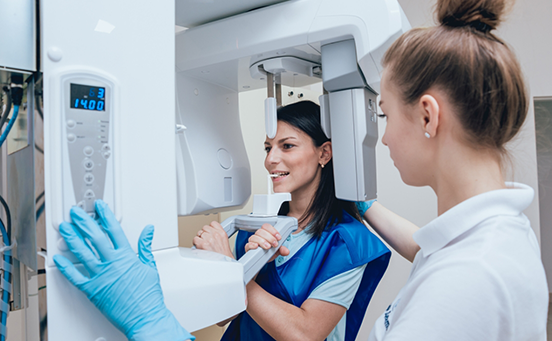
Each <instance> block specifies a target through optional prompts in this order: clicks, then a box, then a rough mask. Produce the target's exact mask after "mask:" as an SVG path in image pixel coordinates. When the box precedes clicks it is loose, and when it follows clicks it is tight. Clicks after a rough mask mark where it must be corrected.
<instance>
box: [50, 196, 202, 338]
mask: <svg viewBox="0 0 552 341" xmlns="http://www.w3.org/2000/svg"><path fill="white" fill-rule="evenodd" d="M96 213H97V214H98V216H99V218H100V224H101V226H100V225H98V224H97V223H96V221H94V220H93V219H92V218H90V217H89V216H88V214H86V212H84V211H83V210H81V209H80V208H78V207H73V208H72V209H71V219H72V220H73V223H72V224H70V223H62V224H61V225H60V226H59V232H60V233H61V235H62V236H63V238H64V239H65V241H66V242H67V245H68V246H69V249H70V250H71V251H72V252H73V254H75V256H76V257H77V258H78V259H79V261H80V262H81V264H82V265H84V267H85V269H86V272H87V273H88V276H85V275H84V274H83V273H81V272H80V271H79V270H77V268H75V266H74V265H73V263H71V262H70V261H69V260H68V259H67V258H65V257H63V256H61V255H54V262H55V263H56V265H57V267H58V268H59V270H60V271H61V273H63V274H64V275H65V276H66V277H67V279H68V280H69V281H70V282H71V283H73V284H74V285H75V286H76V287H77V288H79V289H80V290H81V291H82V292H84V294H85V295H86V296H87V297H88V299H90V301H91V302H92V303H93V304H94V305H95V306H96V307H97V308H98V309H99V310H100V311H101V312H102V314H104V315H105V316H106V317H107V319H108V320H109V321H110V322H111V323H113V325H115V327H117V329H119V330H120V331H121V332H122V333H123V334H125V336H126V337H127V338H128V339H129V340H133V341H147V340H148V341H149V340H167V341H168V340H170V341H184V340H194V339H195V337H194V336H192V335H191V334H190V333H188V332H187V331H186V330H185V329H184V328H182V326H180V324H179V323H178V321H177V320H176V318H175V317H174V316H173V314H172V313H171V312H170V311H169V310H168V309H167V307H166V306H165V303H164V301H163V292H162V291H161V285H160V284H159V275H158V274H157V267H156V265H155V260H154V259H153V254H152V253H151V241H152V239H153V226H152V225H148V226H146V227H145V228H144V230H143V231H142V234H141V235H140V239H139V241H138V256H136V254H135V253H134V251H132V248H131V247H130V245H129V243H128V240H127V239H126V236H125V234H124V232H123V230H122V228H121V226H120V225H119V222H118V221H117V219H116V218H115V216H114V215H113V212H111V210H110V209H109V207H108V206H107V205H106V204H105V203H104V202H103V201H101V200H97V201H96ZM87 242H89V243H90V245H89V244H88V243H87ZM92 248H93V249H94V250H92ZM94 251H95V252H96V253H94ZM98 256H99V258H98Z"/></svg>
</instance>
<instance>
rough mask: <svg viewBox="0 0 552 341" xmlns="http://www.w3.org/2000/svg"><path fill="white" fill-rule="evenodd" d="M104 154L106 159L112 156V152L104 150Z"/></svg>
mask: <svg viewBox="0 0 552 341" xmlns="http://www.w3.org/2000/svg"><path fill="white" fill-rule="evenodd" d="M102 155H103V157H104V159H106V160H107V159H109V157H110V156H111V152H103V153H102Z"/></svg>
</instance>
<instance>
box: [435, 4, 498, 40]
mask: <svg viewBox="0 0 552 341" xmlns="http://www.w3.org/2000/svg"><path fill="white" fill-rule="evenodd" d="M505 7H506V4H505V0H438V1H437V10H436V12H437V19H438V20H439V22H440V23H441V24H442V25H444V26H450V27H464V26H471V27H473V28H475V29H476V30H479V31H482V32H484V33H487V32H489V31H491V30H494V29H495V28H496V27H497V26H498V25H499V24H500V17H501V16H502V14H503V12H504V9H505Z"/></svg>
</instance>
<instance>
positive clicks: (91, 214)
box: [86, 212, 96, 219]
mask: <svg viewBox="0 0 552 341" xmlns="http://www.w3.org/2000/svg"><path fill="white" fill-rule="evenodd" d="M86 213H88V215H89V216H90V218H92V219H96V213H95V212H86Z"/></svg>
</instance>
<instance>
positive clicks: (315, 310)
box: [247, 281, 346, 341]
mask: <svg viewBox="0 0 552 341" xmlns="http://www.w3.org/2000/svg"><path fill="white" fill-rule="evenodd" d="M247 299H248V301H249V304H248V305H247V312H248V313H249V315H251V317H252V318H253V319H254V320H255V322H257V324H259V326H260V327H261V328H263V330H264V331H265V332H267V333H268V334H269V335H270V336H272V337H273V338H274V339H276V340H284V341H291V340H301V341H309V340H313V341H314V340H318V341H321V340H324V339H326V337H328V335H329V334H330V332H331V331H332V330H333V329H334V328H335V326H336V325H337V323H338V322H339V320H341V318H342V317H343V314H345V312H346V309H345V307H343V306H340V305H338V304H334V303H330V302H326V301H321V300H316V299H307V300H306V301H305V302H304V303H303V305H301V307H299V308H298V307H296V306H294V305H292V304H289V303H287V302H284V301H282V300H280V299H279V298H276V297H274V296H272V295H271V294H269V293H268V292H266V291H265V290H264V289H263V288H261V287H260V286H259V285H258V284H257V283H256V282H255V281H251V282H249V284H247Z"/></svg>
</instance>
